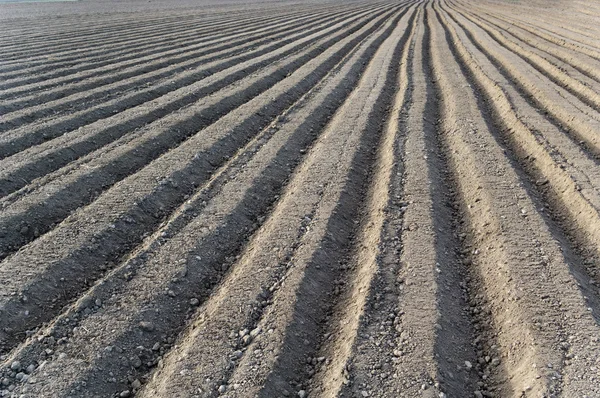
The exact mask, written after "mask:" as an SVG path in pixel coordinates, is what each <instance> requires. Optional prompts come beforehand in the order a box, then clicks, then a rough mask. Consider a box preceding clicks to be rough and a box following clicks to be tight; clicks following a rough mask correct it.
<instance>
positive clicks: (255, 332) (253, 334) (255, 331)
mask: <svg viewBox="0 0 600 398" xmlns="http://www.w3.org/2000/svg"><path fill="white" fill-rule="evenodd" d="M260 332H262V329H261V327H260V326H259V327H257V328H256V329H252V331H251V332H250V337H252V338H255V337H256V336H258V335H259V334H260Z"/></svg>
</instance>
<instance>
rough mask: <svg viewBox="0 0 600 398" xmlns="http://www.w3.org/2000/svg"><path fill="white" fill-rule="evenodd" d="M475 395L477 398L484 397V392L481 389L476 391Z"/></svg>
mask: <svg viewBox="0 0 600 398" xmlns="http://www.w3.org/2000/svg"><path fill="white" fill-rule="evenodd" d="M473 395H474V396H475V398H483V394H482V393H481V391H479V390H477V391H475V392H474V393H473Z"/></svg>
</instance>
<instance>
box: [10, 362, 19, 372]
mask: <svg viewBox="0 0 600 398" xmlns="http://www.w3.org/2000/svg"><path fill="white" fill-rule="evenodd" d="M10 370H14V371H15V372H18V371H19V370H21V362H19V361H14V362H13V363H11V364H10Z"/></svg>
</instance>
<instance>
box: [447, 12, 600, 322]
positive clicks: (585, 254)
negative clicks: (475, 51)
mask: <svg viewBox="0 0 600 398" xmlns="http://www.w3.org/2000/svg"><path fill="white" fill-rule="evenodd" d="M438 19H439V17H438ZM440 23H441V24H442V25H443V26H444V30H445V31H446V40H447V41H448V43H451V42H452V38H451V37H450V34H449V33H448V28H447V27H446V26H445V25H444V24H443V23H442V22H441V21H440ZM450 49H451V51H452V53H453V54H454V56H455V58H456V59H457V60H460V58H459V56H458V54H457V53H456V49H455V47H454V46H453V45H450ZM484 54H485V53H484ZM459 65H460V68H461V70H462V72H463V74H464V75H465V77H466V79H467V80H468V82H469V83H470V84H471V86H472V87H473V90H474V91H475V92H476V98H477V105H478V107H479V109H480V110H481V114H482V115H483V117H484V120H485V122H486V124H487V126H488V129H489V131H490V132H491V133H492V137H493V138H494V140H495V141H496V143H497V144H498V146H500V147H501V148H503V149H504V153H505V155H506V158H507V159H508V160H509V162H510V164H511V166H512V168H513V169H514V170H515V173H516V174H517V176H518V177H519V181H521V184H522V186H523V188H524V189H525V190H526V192H527V194H528V196H529V197H530V198H531V200H532V201H533V203H534V205H535V208H536V209H540V208H541V209H544V208H547V209H549V210H550V212H545V211H539V212H538V214H540V215H541V217H542V219H543V220H544V222H545V223H546V225H547V226H548V230H549V231H550V233H551V234H552V237H553V238H554V239H555V240H556V241H557V242H558V243H559V244H560V247H561V249H562V253H563V256H564V261H565V263H566V264H568V265H569V271H570V273H571V275H573V277H574V278H575V280H577V282H578V283H577V286H578V287H579V289H580V291H581V295H582V296H583V297H585V299H586V302H587V304H588V305H589V307H590V308H593V311H592V315H593V317H594V320H595V321H596V323H598V324H600V291H599V290H598V288H597V286H598V284H600V274H597V273H596V272H595V271H594V269H593V267H588V266H587V265H588V264H590V259H591V257H592V256H593V253H594V252H595V249H594V248H590V247H589V244H588V243H587V242H586V240H585V236H584V235H585V233H584V232H583V231H577V230H576V229H574V228H573V225H576V222H574V221H573V222H572V221H571V219H570V217H569V216H568V214H569V212H568V210H566V209H565V208H564V205H563V201H562V199H560V198H559V197H558V195H556V193H555V192H553V190H552V189H551V188H550V187H548V186H545V185H542V186H539V185H538V181H540V180H543V179H545V177H544V176H543V175H542V174H541V173H540V172H539V171H538V170H536V168H535V165H534V163H533V162H531V161H530V160H529V155H528V154H527V153H526V152H525V151H524V149H523V148H520V147H519V145H518V144H516V143H515V142H514V141H512V140H511V139H510V134H508V132H507V130H506V129H505V128H503V127H502V118H501V116H499V115H498V114H497V113H496V112H495V111H494V109H493V108H492V107H491V106H490V105H488V103H487V97H486V95H485V93H484V91H483V90H482V89H481V88H480V87H479V85H478V84H477V83H476V80H475V78H474V77H473V75H472V74H471V72H470V71H469V69H468V68H467V67H466V66H465V65H464V64H463V63H462V62H459ZM507 80H508V81H510V80H509V79H508V78H507ZM546 118H547V119H550V118H549V117H548V115H546ZM528 162H530V164H527V163H528ZM578 248H579V249H578ZM591 263H592V264H593V261H592V262H591Z"/></svg>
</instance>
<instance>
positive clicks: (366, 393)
mask: <svg viewBox="0 0 600 398" xmlns="http://www.w3.org/2000/svg"><path fill="white" fill-rule="evenodd" d="M360 395H362V396H363V397H365V398H366V397H368V396H369V393H368V392H367V391H364V390H363V391H361V392H360Z"/></svg>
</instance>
